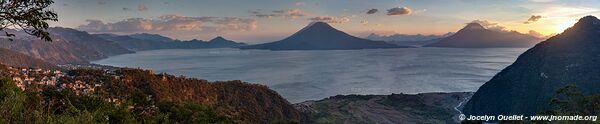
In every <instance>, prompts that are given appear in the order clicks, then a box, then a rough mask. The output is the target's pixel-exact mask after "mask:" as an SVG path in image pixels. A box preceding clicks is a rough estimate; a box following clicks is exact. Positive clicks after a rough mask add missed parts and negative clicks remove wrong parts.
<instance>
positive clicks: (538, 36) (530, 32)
mask: <svg viewBox="0 0 600 124" xmlns="http://www.w3.org/2000/svg"><path fill="white" fill-rule="evenodd" d="M528 34H529V35H531V36H534V37H537V38H546V37H547V36H546V35H544V34H542V33H540V32H537V31H534V30H529V33H528Z"/></svg>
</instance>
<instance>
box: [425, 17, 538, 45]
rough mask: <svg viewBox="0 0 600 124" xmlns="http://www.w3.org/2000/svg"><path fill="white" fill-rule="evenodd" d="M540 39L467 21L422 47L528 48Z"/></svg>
mask: <svg viewBox="0 0 600 124" xmlns="http://www.w3.org/2000/svg"><path fill="white" fill-rule="evenodd" d="M539 41H542V39H540V38H537V37H534V36H530V35H527V34H521V33H519V32H515V31H493V30H489V29H486V28H485V27H484V26H482V25H481V24H479V23H474V22H473V23H468V24H467V25H466V26H465V27H463V28H462V29H460V30H459V31H457V32H456V33H455V34H453V35H452V36H449V37H446V38H443V39H441V40H440V41H438V42H435V43H432V44H428V45H425V46H424V47H455V48H529V47H531V46H533V45H535V44H536V43H539Z"/></svg>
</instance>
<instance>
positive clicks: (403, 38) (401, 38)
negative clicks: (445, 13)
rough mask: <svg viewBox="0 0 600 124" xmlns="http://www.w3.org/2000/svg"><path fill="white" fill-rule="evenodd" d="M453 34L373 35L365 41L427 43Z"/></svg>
mask: <svg viewBox="0 0 600 124" xmlns="http://www.w3.org/2000/svg"><path fill="white" fill-rule="evenodd" d="M453 34H454V33H452V32H448V33H446V34H442V35H422V34H415V35H411V34H393V35H387V36H386V35H377V34H375V33H371V34H369V36H367V39H370V40H376V41H428V40H433V39H440V38H445V37H448V36H452V35H453Z"/></svg>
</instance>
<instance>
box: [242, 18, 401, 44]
mask: <svg viewBox="0 0 600 124" xmlns="http://www.w3.org/2000/svg"><path fill="white" fill-rule="evenodd" d="M402 47H404V46H398V45H394V44H390V43H386V42H383V41H372V40H367V39H362V38H358V37H354V36H351V35H349V34H347V33H344V32H342V31H340V30H337V29H335V28H333V27H331V26H330V25H329V24H327V23H325V22H313V23H311V24H309V25H308V26H306V27H304V28H303V29H301V30H300V31H298V32H296V33H295V34H293V35H292V36H290V37H287V38H285V39H283V40H280V41H275V42H270V43H264V44H257V45H249V46H243V47H240V48H241V49H267V50H349V49H376V48H402Z"/></svg>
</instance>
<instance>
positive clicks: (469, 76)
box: [93, 48, 527, 103]
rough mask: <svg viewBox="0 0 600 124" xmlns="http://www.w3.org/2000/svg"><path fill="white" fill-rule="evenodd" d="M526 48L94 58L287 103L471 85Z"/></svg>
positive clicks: (209, 51)
mask: <svg viewBox="0 0 600 124" xmlns="http://www.w3.org/2000/svg"><path fill="white" fill-rule="evenodd" d="M525 50H527V49H515V48H491V49H490V48H486V49H462V48H399V49H369V50H329V51H268V50H238V49H191V50H190V49H187V50H182V49H167V50H153V51H142V52H137V53H134V54H125V55H119V56H113V57H109V58H107V59H103V60H99V61H95V62H93V63H96V64H102V65H111V66H117V67H132V68H138V67H139V68H144V69H153V70H155V71H156V72H166V73H169V74H174V75H185V76H187V77H194V78H200V79H206V80H210V81H215V80H242V81H245V82H251V83H258V84H264V85H267V86H269V87H270V88H271V89H273V90H275V91H277V92H278V93H279V94H280V95H282V96H283V97H285V98H286V99H288V100H289V101H290V102H292V103H297V102H302V101H306V100H318V99H322V98H326V97H329V96H334V95H338V94H391V93H410V94H413V93H423V92H456V91H476V90H477V89H478V88H479V86H481V85H482V84H483V83H485V82H486V81H487V80H489V79H491V78H492V76H494V75H495V74H496V73H498V72H499V71H500V70H501V69H503V68H504V67H506V66H508V65H510V64H511V63H512V62H513V61H515V60H516V57H518V55H520V54H521V53H523V52H524V51H525Z"/></svg>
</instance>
